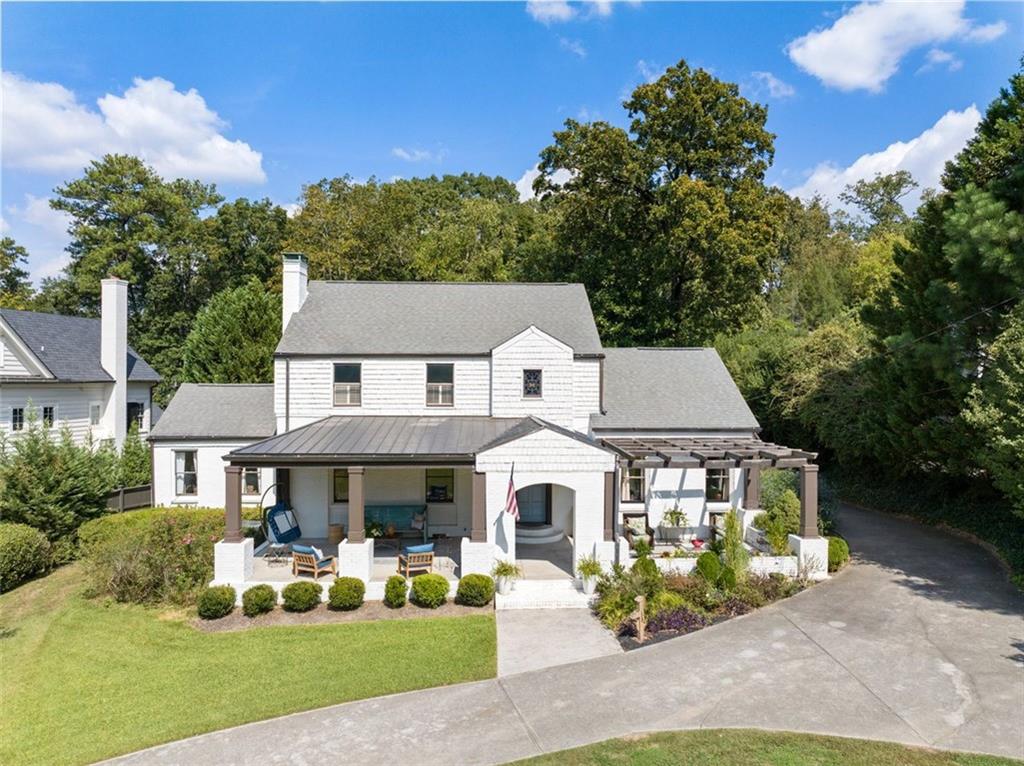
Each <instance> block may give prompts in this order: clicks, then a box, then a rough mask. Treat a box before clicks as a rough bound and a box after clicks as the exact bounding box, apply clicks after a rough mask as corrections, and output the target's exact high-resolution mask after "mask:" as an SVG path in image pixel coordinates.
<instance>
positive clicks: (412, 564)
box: [398, 543, 434, 579]
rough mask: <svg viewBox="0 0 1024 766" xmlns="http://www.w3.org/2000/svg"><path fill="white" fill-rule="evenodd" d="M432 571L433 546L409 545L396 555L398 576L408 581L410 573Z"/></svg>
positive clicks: (425, 544) (426, 544)
mask: <svg viewBox="0 0 1024 766" xmlns="http://www.w3.org/2000/svg"><path fill="white" fill-rule="evenodd" d="M433 569H434V544H433V543H424V544H423V545H410V546H409V547H407V548H405V549H404V550H403V551H402V552H401V553H399V554H398V574H400V575H402V576H403V577H405V578H406V579H409V577H410V576H411V575H410V572H420V573H421V572H431V571H433Z"/></svg>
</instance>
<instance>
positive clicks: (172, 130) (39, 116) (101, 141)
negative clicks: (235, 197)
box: [2, 72, 267, 183]
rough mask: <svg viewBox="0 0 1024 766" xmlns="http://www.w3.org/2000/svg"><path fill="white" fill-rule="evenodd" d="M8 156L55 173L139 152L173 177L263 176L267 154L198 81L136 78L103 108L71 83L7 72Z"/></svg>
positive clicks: (8, 160)
mask: <svg viewBox="0 0 1024 766" xmlns="http://www.w3.org/2000/svg"><path fill="white" fill-rule="evenodd" d="M2 83H3V101H4V109H3V161H4V164H5V165H7V166H9V167H17V168H24V169H26V170H33V171H41V172H47V173H66V172H78V171H80V170H81V169H82V168H83V167H85V166H86V165H87V164H88V163H89V162H91V161H92V160H95V159H98V158H99V157H101V156H102V155H104V154H107V153H112V152H118V153H124V154H134V155H136V156H138V157H141V158H142V159H143V160H145V161H146V162H147V163H149V164H150V165H152V166H153V167H154V168H155V169H156V170H157V172H158V173H160V174H161V175H164V176H167V177H172V178H173V177H189V178H200V179H202V180H204V181H234V182H240V183H263V182H264V181H266V180H267V177H266V174H265V173H264V172H263V164H262V163H263V155H262V154H260V153H259V152H257V151H256V150H254V149H253V148H252V147H251V146H250V145H249V144H247V143H245V142H244V141H232V140H230V139H228V138H225V137H224V135H223V134H222V131H223V130H224V129H225V128H226V127H227V125H226V123H225V122H224V121H223V120H222V119H221V118H220V117H219V116H218V115H217V113H216V112H214V111H213V110H211V109H210V108H209V107H208V106H207V105H206V101H205V100H204V99H203V97H202V96H200V95H199V93H198V92H197V91H196V90H195V89H194V88H193V89H190V90H189V91H187V92H185V93H182V92H181V91H178V90H176V89H175V87H174V83H172V82H168V81H167V80H165V79H163V78H161V77H154V78H152V79H149V80H146V79H142V78H139V77H137V78H135V80H133V83H132V86H131V87H130V88H128V89H127V90H126V91H125V92H124V93H123V94H122V95H120V96H118V95H114V94H112V93H108V94H106V95H104V96H103V97H101V98H100V99H98V100H97V102H96V105H97V107H98V110H96V109H92V108H91V107H89V106H87V105H86V104H82V103H80V102H79V101H78V98H77V96H76V95H75V94H74V93H73V92H72V91H70V90H69V89H67V88H65V87H64V86H63V85H60V84H59V83H54V82H36V81H34V80H29V79H27V78H25V77H22V76H20V75H17V74H12V73H8V72H4V73H3V76H2Z"/></svg>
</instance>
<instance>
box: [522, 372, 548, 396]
mask: <svg viewBox="0 0 1024 766" xmlns="http://www.w3.org/2000/svg"><path fill="white" fill-rule="evenodd" d="M543 395H544V371H543V370H523V397H524V398H526V399H540V398H541V397H542V396H543Z"/></svg>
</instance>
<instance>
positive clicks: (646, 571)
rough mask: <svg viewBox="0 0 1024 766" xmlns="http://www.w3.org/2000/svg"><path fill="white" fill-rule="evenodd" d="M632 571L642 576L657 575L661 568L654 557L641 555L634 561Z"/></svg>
mask: <svg viewBox="0 0 1024 766" xmlns="http://www.w3.org/2000/svg"><path fill="white" fill-rule="evenodd" d="M632 571H633V573H634V574H638V575H640V576H641V577H657V576H658V572H659V571H660V570H659V569H658V565H657V564H656V563H655V561H654V559H652V558H648V557H647V556H641V557H640V558H638V559H637V560H636V561H634V562H633V566H632Z"/></svg>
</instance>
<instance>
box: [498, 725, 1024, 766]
mask: <svg viewBox="0 0 1024 766" xmlns="http://www.w3.org/2000/svg"><path fill="white" fill-rule="evenodd" d="M517 763H518V764H522V765H523V766H526V765H527V764H528V765H529V766H556V764H557V766H583V765H584V764H586V765H587V766H689V765H690V764H693V765H694V766H697V765H698V764H700V765H701V766H703V764H709V763H714V764H722V765H723V766H731V765H732V764H743V766H811V765H812V764H813V766H833V764H834V765H835V766H1002V765H1003V764H1019V763H1020V761H1013V760H1010V759H1007V758H996V757H994V756H987V755H970V754H966V753H949V752H943V751H939V750H926V749H923V748H916V747H904V746H903V745H896V744H892V743H889V742H869V741H867V740H863V739H844V738H841V737H820V736H816V735H813V734H793V733H790V732H766V731H759V730H750V729H707V730H699V731H684V732H664V733H661V734H650V735H644V736H638V737H627V738H624V739H610V740H608V741H606V742H599V743H597V744H596V745H587V746H586V747H579V748H576V749H574V750H563V751H561V752H559V753H549V754H548V755H542V756H539V757H537V758H529V759H527V760H524V761H517Z"/></svg>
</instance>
